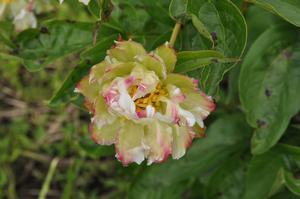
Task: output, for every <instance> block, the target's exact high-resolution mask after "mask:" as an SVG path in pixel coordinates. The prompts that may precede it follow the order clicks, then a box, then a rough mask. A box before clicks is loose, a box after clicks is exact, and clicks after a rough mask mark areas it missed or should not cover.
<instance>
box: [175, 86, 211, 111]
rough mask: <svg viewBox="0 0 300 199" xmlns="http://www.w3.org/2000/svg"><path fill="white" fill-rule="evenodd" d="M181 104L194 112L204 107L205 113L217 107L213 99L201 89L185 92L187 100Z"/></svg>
mask: <svg viewBox="0 0 300 199" xmlns="http://www.w3.org/2000/svg"><path fill="white" fill-rule="evenodd" d="M181 106H182V107H183V108H185V109H187V110H191V111H192V112H195V111H196V110H197V109H199V108H200V109H203V114H205V112H207V113H208V114H209V113H210V112H212V111H213V110H214V109H215V104H214V102H213V101H212V99H211V98H210V97H208V96H207V95H205V94H204V93H203V92H200V91H195V92H188V93H185V100H184V101H183V102H182V103H181ZM193 110H194V111H193Z"/></svg>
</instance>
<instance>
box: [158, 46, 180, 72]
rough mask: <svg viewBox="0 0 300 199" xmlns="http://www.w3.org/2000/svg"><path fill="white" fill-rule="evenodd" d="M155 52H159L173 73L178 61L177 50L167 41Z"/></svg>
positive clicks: (168, 70) (169, 70)
mask: <svg viewBox="0 0 300 199" xmlns="http://www.w3.org/2000/svg"><path fill="white" fill-rule="evenodd" d="M155 54H157V55H158V56H159V57H160V58H161V59H162V60H163V61H164V63H165V65H166V69H167V72H168V73H171V72H172V71H173V70H174V68H175V64H176V62H177V56H176V52H175V50H174V49H173V48H172V47H171V46H170V45H169V44H167V43H166V44H165V45H162V46H160V47H158V48H157V49H156V50H155Z"/></svg>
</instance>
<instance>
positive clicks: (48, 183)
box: [38, 158, 59, 199]
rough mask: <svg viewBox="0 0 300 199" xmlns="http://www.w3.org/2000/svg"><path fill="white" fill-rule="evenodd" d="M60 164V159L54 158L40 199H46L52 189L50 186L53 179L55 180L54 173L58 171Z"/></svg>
mask: <svg viewBox="0 0 300 199" xmlns="http://www.w3.org/2000/svg"><path fill="white" fill-rule="evenodd" d="M58 162H59V159H58V158H54V159H53V160H52V161H51V164H50V167H49V171H48V173H47V176H46V179H45V181H44V184H43V186H42V190H41V192H40V194H39V198H38V199H45V198H46V195H47V193H48V191H49V187H50V184H51V181H52V178H53V175H54V172H55V170H56V167H57V164H58Z"/></svg>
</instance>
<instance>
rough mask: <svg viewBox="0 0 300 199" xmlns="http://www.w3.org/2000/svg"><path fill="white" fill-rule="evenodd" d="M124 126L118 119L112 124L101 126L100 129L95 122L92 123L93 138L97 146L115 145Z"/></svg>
mask: <svg viewBox="0 0 300 199" xmlns="http://www.w3.org/2000/svg"><path fill="white" fill-rule="evenodd" d="M122 125H123V123H122V122H121V121H120V120H118V119H116V120H115V121H114V122H113V123H111V124H106V125H103V126H101V128H99V127H98V125H97V124H96V123H95V122H92V123H91V124H90V133H91V137H92V139H93V140H94V141H95V142H96V143H97V144H101V145H111V144H114V143H115V142H116V139H117V134H118V132H119V131H120V129H121V128H122Z"/></svg>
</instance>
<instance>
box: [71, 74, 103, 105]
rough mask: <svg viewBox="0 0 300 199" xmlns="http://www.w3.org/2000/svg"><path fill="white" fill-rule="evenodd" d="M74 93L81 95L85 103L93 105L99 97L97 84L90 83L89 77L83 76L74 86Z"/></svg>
mask: <svg viewBox="0 0 300 199" xmlns="http://www.w3.org/2000/svg"><path fill="white" fill-rule="evenodd" d="M75 92H78V93H81V94H82V95H83V96H84V97H85V99H86V100H87V103H90V104H93V103H94V102H95V100H96V98H97V96H98V95H99V92H100V86H99V85H98V83H97V82H90V81H89V76H85V77H84V78H83V79H82V80H81V81H80V82H79V83H78V84H77V86H76V88H75Z"/></svg>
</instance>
